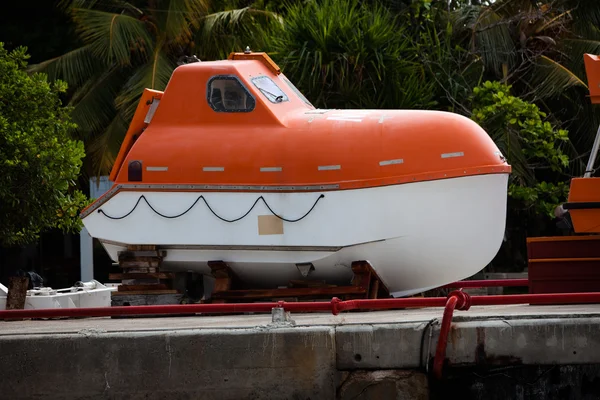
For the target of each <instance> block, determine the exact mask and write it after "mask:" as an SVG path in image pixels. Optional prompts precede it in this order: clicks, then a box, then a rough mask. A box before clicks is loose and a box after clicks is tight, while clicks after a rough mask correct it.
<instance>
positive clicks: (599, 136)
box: [583, 126, 600, 178]
mask: <svg viewBox="0 0 600 400" xmlns="http://www.w3.org/2000/svg"><path fill="white" fill-rule="evenodd" d="M599 148H600V126H599V127H598V132H596V139H595V140H594V145H593V146H592V153H591V154H590V159H589V160H588V163H587V167H585V175H583V177H584V178H589V177H591V176H592V171H593V170H594V163H595V162H596V157H597V156H598V149H599Z"/></svg>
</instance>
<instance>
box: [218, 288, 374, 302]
mask: <svg viewBox="0 0 600 400" xmlns="http://www.w3.org/2000/svg"><path fill="white" fill-rule="evenodd" d="M365 293H366V291H365V289H364V288H361V287H353V286H338V287H322V288H279V289H251V290H228V291H222V292H217V293H213V295H212V298H214V299H219V300H246V299H270V298H278V299H279V298H285V297H290V298H291V297H293V298H296V297H298V298H299V297H311V296H323V297H329V296H341V295H346V294H360V295H365Z"/></svg>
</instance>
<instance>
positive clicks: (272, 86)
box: [252, 75, 289, 103]
mask: <svg viewBox="0 0 600 400" xmlns="http://www.w3.org/2000/svg"><path fill="white" fill-rule="evenodd" d="M252 83H253V84H254V86H256V87H257V88H258V90H260V92H261V93H262V94H263V95H264V96H265V97H266V98H267V99H269V101H270V102H271V103H282V102H284V101H289V99H288V97H287V96H286V95H285V93H284V92H283V91H282V90H281V89H280V88H279V86H277V84H276V83H275V82H273V81H272V80H271V78H269V77H268V76H264V75H263V76H259V77H256V78H254V79H252Z"/></svg>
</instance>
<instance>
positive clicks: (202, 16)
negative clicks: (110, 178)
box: [30, 0, 280, 175]
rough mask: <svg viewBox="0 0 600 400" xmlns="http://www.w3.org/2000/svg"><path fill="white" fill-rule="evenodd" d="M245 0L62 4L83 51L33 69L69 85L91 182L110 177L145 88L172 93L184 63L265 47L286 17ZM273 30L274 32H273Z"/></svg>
mask: <svg viewBox="0 0 600 400" xmlns="http://www.w3.org/2000/svg"><path fill="white" fill-rule="evenodd" d="M246 3H247V2H246V1H242V0H213V1H210V0H139V1H134V2H125V1H120V0H115V1H112V0H110V1H103V2H100V1H96V0H60V6H61V7H62V8H63V10H64V11H66V13H68V15H69V16H70V17H71V19H72V21H73V22H74V24H75V27H76V32H77V34H78V38H79V39H80V40H81V42H82V43H83V44H82V46H81V47H79V48H76V49H74V50H72V51H70V52H67V53H65V54H63V55H62V56H60V57H56V58H53V59H50V60H46V61H44V62H42V63H39V64H37V65H33V66H32V67H31V68H30V71H32V72H46V73H48V75H49V77H50V78H51V79H64V80H66V81H67V82H68V83H69V85H70V87H71V88H73V93H72V95H71V96H70V99H69V105H70V106H72V107H73V112H72V118H73V121H74V122H75V123H76V124H77V126H78V127H77V134H78V136H79V137H80V138H81V139H83V141H84V143H85V148H86V153H87V154H88V155H89V157H87V158H86V160H85V162H86V164H85V168H84V173H85V174H86V175H104V174H108V173H109V172H110V170H111V168H112V165H113V163H114V160H115V158H116V156H117V154H118V151H119V148H120V146H121V143H122V140H123V138H124V136H125V133H126V131H127V126H128V123H129V121H130V120H131V118H132V117H133V113H134V111H135V108H136V106H137V103H138V101H139V99H140V96H141V94H142V92H143V90H144V88H149V89H155V90H164V89H165V87H166V85H167V83H168V81H169V79H170V77H171V74H172V72H173V70H174V69H175V68H176V67H177V65H178V62H179V61H180V59H181V57H182V56H190V55H197V56H198V57H199V58H200V59H201V60H204V61H206V60H211V59H221V58H223V57H224V56H226V55H227V54H228V53H229V52H231V51H240V50H243V49H244V48H245V47H246V45H250V46H251V47H252V48H253V49H256V48H257V47H263V46H264V45H263V43H264V40H263V39H264V35H265V32H270V31H269V30H268V29H266V28H265V29H258V28H259V27H261V28H264V27H267V26H269V27H270V26H271V25H273V26H276V25H277V24H278V23H279V24H280V22H279V19H278V15H277V14H275V13H273V12H269V11H266V10H260V9H256V8H253V7H251V6H247V4H246ZM269 29H271V28H269Z"/></svg>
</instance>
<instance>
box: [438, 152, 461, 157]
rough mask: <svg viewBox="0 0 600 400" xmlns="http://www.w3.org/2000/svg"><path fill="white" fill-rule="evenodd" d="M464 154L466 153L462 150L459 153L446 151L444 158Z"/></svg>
mask: <svg viewBox="0 0 600 400" xmlns="http://www.w3.org/2000/svg"><path fill="white" fill-rule="evenodd" d="M464 155H465V153H463V152H462V151H461V152H458V153H444V154H442V158H452V157H462V156H464Z"/></svg>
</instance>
